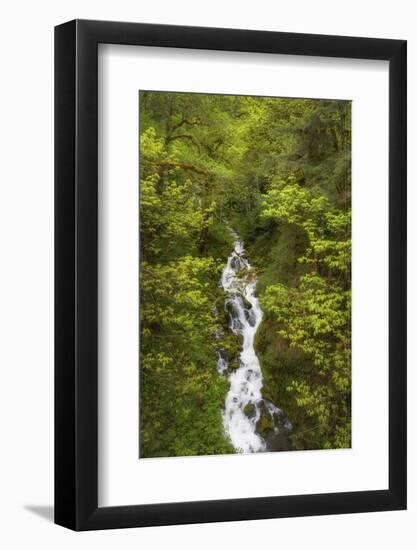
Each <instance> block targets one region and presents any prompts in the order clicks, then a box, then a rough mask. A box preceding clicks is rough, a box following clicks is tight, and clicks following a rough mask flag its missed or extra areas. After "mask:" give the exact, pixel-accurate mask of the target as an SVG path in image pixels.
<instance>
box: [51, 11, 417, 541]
mask: <svg viewBox="0 0 417 550" xmlns="http://www.w3.org/2000/svg"><path fill="white" fill-rule="evenodd" d="M106 43H107V44H108V43H110V44H123V45H143V46H160V47H169V48H193V49H204V50H213V51H215V50H224V51H240V52H259V53H270V54H291V55H304V56H322V57H338V58H355V59H374V60H387V61H388V62H389V404H388V406H389V488H388V489H387V490H376V491H358V492H348V493H333V494H305V495H296V496H274V497H261V498H245V499H233V500H216V501H200V502H182V503H168V504H146V505H136V506H118V507H99V506H98V498H97V494H98V444H97V435H98V408H97V405H98V350H97V335H98V328H97V327H98V315H97V307H98V291H97V277H98V250H97V248H98V205H97V200H98V151H97V146H98V132H97V128H98V108H97V105H98V64H97V63H98V62H97V58H98V56H97V53H98V44H106ZM406 46H407V44H406V41H404V40H387V39H373V38H354V37H341V36H321V35H310V34H292V33H291V34H290V33H280V32H265V31H248V30H236V29H218V28H198V27H181V26H165V25H149V24H142V23H118V22H106V21H85V20H74V21H70V22H68V23H64V24H62V25H59V26H57V27H56V28H55V523H57V524H59V525H63V526H65V527H68V528H70V529H74V530H77V531H79V530H80V531H81V530H92V529H108V528H123V527H140V526H152V525H170V524H183V523H201V522H215V521H236V520H249V519H261V518H280V517H289V516H309V515H323V514H341V513H352V512H371V511H386V510H403V509H405V508H406V429H407V424H406V113H407V107H406Z"/></svg>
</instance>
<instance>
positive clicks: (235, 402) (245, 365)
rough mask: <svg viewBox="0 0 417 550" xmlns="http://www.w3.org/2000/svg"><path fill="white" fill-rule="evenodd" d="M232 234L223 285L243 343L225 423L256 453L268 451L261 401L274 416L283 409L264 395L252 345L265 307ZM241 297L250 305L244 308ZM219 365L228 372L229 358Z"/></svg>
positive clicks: (238, 445)
mask: <svg viewBox="0 0 417 550" xmlns="http://www.w3.org/2000/svg"><path fill="white" fill-rule="evenodd" d="M231 233H232V235H233V238H234V239H235V243H234V250H233V252H232V253H231V255H230V256H229V258H228V260H227V265H226V267H225V268H224V269H223V273H222V277H221V286H222V287H223V289H224V291H225V293H226V299H225V304H226V307H227V310H228V311H229V314H230V329H231V330H232V331H233V332H234V333H235V334H238V335H241V336H242V338H243V342H242V350H241V353H240V356H239V361H240V366H239V368H238V369H236V370H234V371H233V372H232V373H231V374H229V382H230V389H229V392H228V394H227V396H226V400H225V406H224V412H223V425H224V429H225V431H226V433H227V434H228V436H229V437H230V440H231V442H232V445H233V447H234V448H235V450H236V451H237V452H239V453H254V452H259V451H265V450H266V443H265V441H264V439H262V437H260V435H258V434H257V433H256V423H257V422H258V420H259V418H260V415H261V405H262V403H264V404H265V406H266V408H267V410H268V412H269V414H270V415H271V417H273V415H274V414H275V413H278V414H279V413H281V411H280V409H278V408H277V407H275V405H273V404H272V403H270V402H268V401H264V400H263V397H262V385H263V378H262V371H261V366H260V364H259V360H258V357H257V356H256V353H255V349H254V346H253V343H254V338H255V334H256V331H257V329H258V327H259V325H260V323H261V321H262V309H261V307H260V305H259V300H258V298H257V297H256V296H255V288H256V277H255V275H254V273H253V272H251V266H250V264H249V262H248V260H247V259H246V258H245V250H244V247H243V243H242V242H241V241H240V240H239V237H238V235H237V234H236V233H235V232H234V231H231ZM242 270H244V271H242ZM242 297H244V298H245V300H246V301H247V302H249V303H250V305H251V307H249V306H248V307H245V301H244V299H243V298H242ZM217 368H218V371H219V372H220V373H225V372H227V361H226V360H225V359H224V358H223V357H222V356H221V355H220V354H219V355H218V360H217ZM246 405H251V406H252V407H251V408H252V409H253V410H252V412H251V415H250V416H248V415H247V414H245V413H244V409H245V407H246ZM277 430H278V428H276V431H277Z"/></svg>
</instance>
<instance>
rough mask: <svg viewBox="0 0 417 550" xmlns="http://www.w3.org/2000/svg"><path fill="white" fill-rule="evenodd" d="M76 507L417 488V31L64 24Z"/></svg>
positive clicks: (367, 495) (120, 510)
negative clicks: (409, 87)
mask: <svg viewBox="0 0 417 550" xmlns="http://www.w3.org/2000/svg"><path fill="white" fill-rule="evenodd" d="M55 196H56V200H55V267H56V273H55V293H56V294H55V303H56V311H55V522H56V523H57V524H60V525H63V526H65V527H68V528H71V529H74V530H92V529H107V528H122V527H140V526H155V525H168V524H178V523H199V522H214V521H236V520H249V519H261V518H279V517H288V516H307V515H323V514H340V513H353V512H371V511H384V510H402V509H405V508H406V42H405V41H404V40H386V39H377V38H354V37H340V36H319V35H306V34H288V33H279V32H264V31H247V30H236V29H215V28H194V27H176V26H163V25H148V24H142V23H116V22H105V21H80V20H76V21H71V22H68V23H65V24H63V25H60V26H58V27H56V29H55Z"/></svg>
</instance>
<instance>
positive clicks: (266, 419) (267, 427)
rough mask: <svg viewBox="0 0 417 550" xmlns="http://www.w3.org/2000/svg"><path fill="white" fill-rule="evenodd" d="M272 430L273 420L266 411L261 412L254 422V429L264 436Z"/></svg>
mask: <svg viewBox="0 0 417 550" xmlns="http://www.w3.org/2000/svg"><path fill="white" fill-rule="evenodd" d="M273 430H274V421H273V420H272V418H271V416H270V415H269V414H268V413H265V412H263V413H262V414H261V417H260V418H259V420H258V423H257V424H256V431H257V432H258V434H259V435H260V436H261V437H263V438H265V437H266V436H267V435H268V434H269V433H270V432H272V431H273Z"/></svg>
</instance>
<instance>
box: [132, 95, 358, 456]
mask: <svg viewBox="0 0 417 550" xmlns="http://www.w3.org/2000/svg"><path fill="white" fill-rule="evenodd" d="M140 108H141V146H140V178H141V180H140V186H141V187H140V258H141V266H140V275H141V284H140V299H141V324H140V331H141V333H140V358H141V388H140V411H141V423H140V429H141V433H140V436H141V437H140V440H141V451H140V453H141V456H144V457H151V456H173V455H176V456H178V455H198V454H220V453H228V452H233V449H232V447H231V445H230V443H229V442H228V441H227V440H226V437H225V435H224V431H223V426H222V420H221V407H222V404H223V402H224V398H225V395H226V393H227V389H228V383H227V378H226V377H225V376H220V375H219V374H218V372H217V370H216V357H217V352H218V351H219V350H221V352H222V354H223V355H224V356H225V357H226V358H227V359H228V361H229V369H230V370H232V369H233V368H237V367H238V366H239V363H238V356H239V350H240V345H241V343H240V340H239V338H237V337H236V336H234V335H233V334H231V332H230V331H229V330H228V318H227V315H226V312H225V311H224V296H223V293H222V291H221V289H219V286H218V281H219V277H220V273H221V269H222V267H223V265H224V263H225V261H226V258H227V256H228V254H229V253H230V251H231V248H232V238H231V236H230V233H229V231H228V226H232V227H234V228H235V229H236V230H237V231H238V233H239V235H240V236H241V237H242V238H243V239H244V240H245V242H246V246H247V249H248V254H249V257H250V259H251V264H252V265H253V268H254V270H255V272H256V274H257V276H258V287H257V288H258V295H259V298H260V301H261V305H262V309H263V311H264V320H263V322H262V324H261V326H260V328H259V330H258V333H257V335H256V342H255V345H256V350H257V353H258V356H259V358H260V360H261V367H262V370H263V373H264V378H265V386H264V390H263V393H264V397H265V398H266V399H269V400H270V401H272V402H273V403H276V404H277V405H278V406H280V407H281V408H282V409H283V410H284V412H285V413H286V415H287V416H288V417H289V419H290V420H291V422H292V424H293V431H292V435H291V445H292V448H295V449H314V448H337V447H348V446H350V415H351V412H350V388H351V378H350V377H351V368H350V364H351V354H350V347H351V333H350V301H351V300H350V261H351V260H350V258H351V251H350V192H351V181H350V180H351V172H350V166H351V160H350V150H351V115H350V109H351V105H350V102H346V101H330V100H309V99H280V98H253V97H233V96H215V95H204V94H182V93H164V92H160V93H158V92H141V94H140ZM245 412H246V414H248V416H250V415H251V414H252V412H251V411H250V410H248V411H245ZM271 426H272V422H271V419H270V417H268V414H267V413H266V414H264V415H262V417H261V419H260V420H259V422H258V426H257V429H258V432H259V433H260V434H261V435H265V436H266V435H267V434H269V433H270V431H271Z"/></svg>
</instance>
